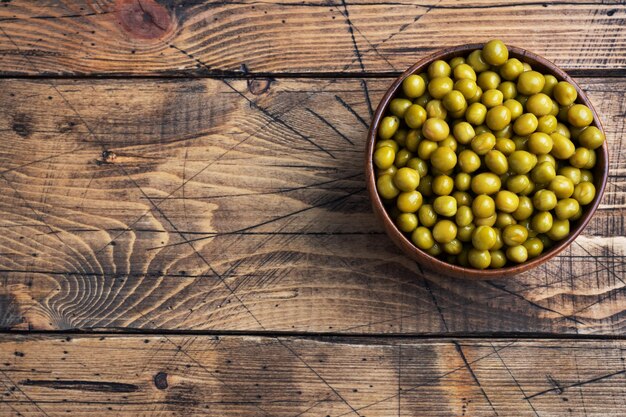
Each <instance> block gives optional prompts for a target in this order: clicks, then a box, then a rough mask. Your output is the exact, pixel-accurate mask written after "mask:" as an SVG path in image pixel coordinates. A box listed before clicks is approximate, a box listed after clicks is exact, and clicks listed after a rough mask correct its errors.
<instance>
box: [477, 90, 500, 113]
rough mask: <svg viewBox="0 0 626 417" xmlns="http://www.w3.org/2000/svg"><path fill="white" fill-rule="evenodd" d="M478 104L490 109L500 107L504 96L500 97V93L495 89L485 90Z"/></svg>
mask: <svg viewBox="0 0 626 417" xmlns="http://www.w3.org/2000/svg"><path fill="white" fill-rule="evenodd" d="M480 102H481V103H483V104H484V105H485V107H487V108H488V109H490V108H492V107H496V106H499V105H501V104H502V103H503V102H504V95H502V91H500V90H496V89H495V88H494V89H491V90H486V91H485V92H484V93H483V95H482V97H481V98H480Z"/></svg>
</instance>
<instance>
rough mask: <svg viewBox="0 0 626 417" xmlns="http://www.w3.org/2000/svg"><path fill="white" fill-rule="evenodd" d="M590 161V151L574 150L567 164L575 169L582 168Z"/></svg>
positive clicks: (584, 149) (585, 149) (583, 149)
mask: <svg viewBox="0 0 626 417" xmlns="http://www.w3.org/2000/svg"><path fill="white" fill-rule="evenodd" d="M590 159H591V151H590V150H589V149H587V148H582V147H580V148H576V150H575V151H574V155H572V156H570V158H569V163H570V164H571V165H572V166H573V167H576V168H584V167H585V166H587V164H588V163H589V160H590Z"/></svg>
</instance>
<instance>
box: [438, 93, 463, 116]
mask: <svg viewBox="0 0 626 417" xmlns="http://www.w3.org/2000/svg"><path fill="white" fill-rule="evenodd" d="M442 103H443V106H444V107H445V108H446V110H448V111H450V112H458V111H459V110H465V109H466V108H467V101H465V97H464V96H463V94H462V93H461V92H460V91H456V90H452V91H450V92H449V93H448V94H446V95H445V96H443V99H442Z"/></svg>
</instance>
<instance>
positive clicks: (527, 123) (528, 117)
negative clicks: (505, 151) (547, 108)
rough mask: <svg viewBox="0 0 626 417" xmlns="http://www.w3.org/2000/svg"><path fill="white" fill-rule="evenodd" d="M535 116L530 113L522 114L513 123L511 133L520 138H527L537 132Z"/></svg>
mask: <svg viewBox="0 0 626 417" xmlns="http://www.w3.org/2000/svg"><path fill="white" fill-rule="evenodd" d="M537 124H538V122H537V116H535V115H534V114H532V113H524V114H522V115H521V116H520V117H518V118H517V119H516V120H515V122H514V123H513V131H514V132H515V133H516V134H517V135H520V136H528V135H530V134H531V133H533V132H534V131H535V130H537Z"/></svg>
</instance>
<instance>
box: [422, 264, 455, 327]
mask: <svg viewBox="0 0 626 417" xmlns="http://www.w3.org/2000/svg"><path fill="white" fill-rule="evenodd" d="M417 265H419V263H417ZM420 268H421V267H420ZM423 282H424V287H425V288H426V290H427V291H428V294H430V297H431V298H432V299H433V303H435V307H436V308H437V312H438V313H439V317H440V318H441V322H442V323H443V327H444V329H446V332H450V329H448V324H447V323H446V318H445V317H444V315H443V311H442V309H441V307H440V306H439V303H438V302H437V297H435V294H434V293H433V290H432V289H431V288H430V284H429V283H428V280H427V279H424V280H423Z"/></svg>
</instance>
